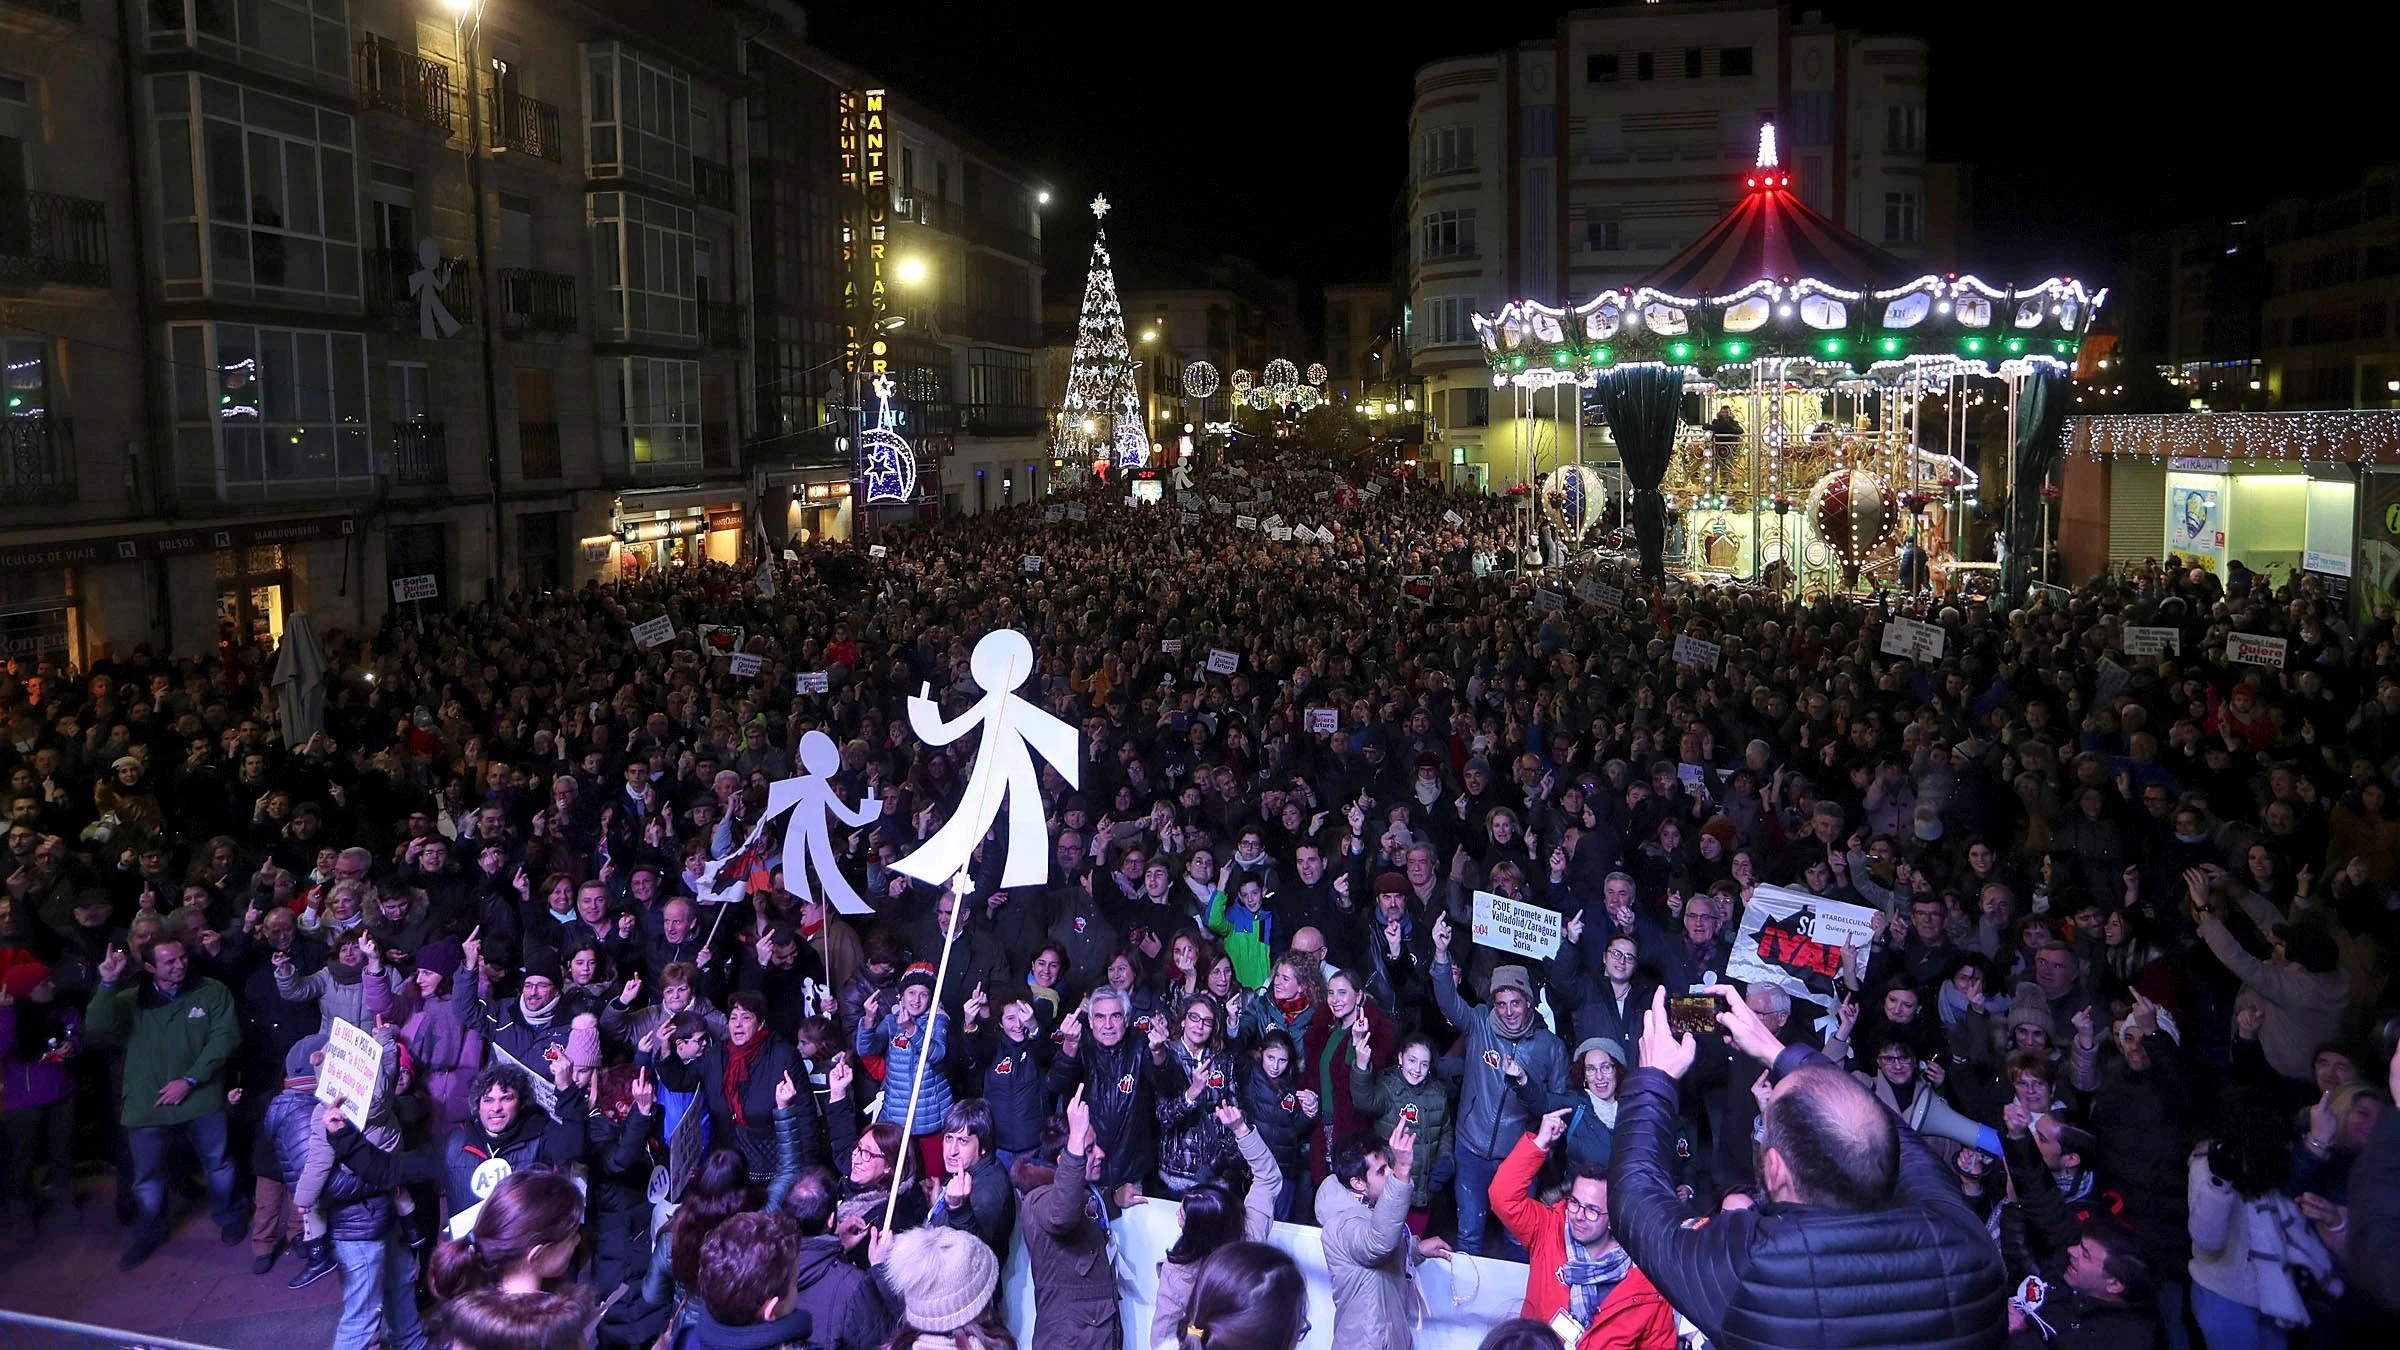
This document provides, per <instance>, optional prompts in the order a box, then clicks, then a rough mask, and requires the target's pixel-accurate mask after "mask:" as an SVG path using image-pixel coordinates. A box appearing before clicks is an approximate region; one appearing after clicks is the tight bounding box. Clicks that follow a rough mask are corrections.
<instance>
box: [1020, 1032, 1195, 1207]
mask: <svg viewBox="0 0 2400 1350" xmlns="http://www.w3.org/2000/svg"><path fill="white" fill-rule="evenodd" d="M1132 1018H1133V1005H1132V1003H1131V1002H1130V1001H1128V1000H1127V999H1126V997H1125V995H1123V994H1122V993H1119V992H1118V991H1117V990H1116V989H1115V988H1113V987H1111V986H1109V985H1105V984H1104V985H1102V986H1100V987H1099V988H1098V989H1095V990H1093V991H1092V992H1091V993H1090V994H1089V995H1088V996H1086V997H1085V998H1084V1000H1083V1006H1082V1007H1080V1008H1078V1009H1076V1010H1075V1011H1074V1012H1071V1013H1069V1014H1067V1020H1066V1022H1065V1023H1064V1024H1063V1025H1061V1026H1060V1027H1059V1043H1058V1058H1057V1059H1055V1060H1052V1061H1051V1063H1050V1076H1049V1087H1050V1091H1052V1092H1054V1093H1056V1094H1057V1095H1059V1096H1060V1097H1066V1096H1069V1095H1071V1094H1073V1092H1074V1091H1075V1088H1076V1087H1077V1085H1079V1084H1080V1085H1081V1086H1082V1087H1083V1089H1084V1092H1083V1100H1084V1101H1085V1103H1086V1104H1088V1105H1089V1106H1090V1107H1091V1109H1092V1133H1093V1135H1094V1137H1095V1138H1096V1139H1097V1140H1098V1141H1099V1144H1100V1149H1101V1159H1102V1162H1101V1169H1100V1175H1099V1176H1098V1177H1097V1178H1096V1180H1097V1182H1098V1184H1099V1185H1100V1186H1101V1187H1102V1188H1103V1189H1104V1190H1107V1191H1109V1192H1110V1193H1112V1194H1113V1195H1115V1196H1116V1197H1117V1203H1118V1205H1119V1206H1120V1207H1123V1206H1126V1205H1130V1204H1132V1203H1133V1200H1134V1197H1135V1196H1137V1195H1139V1194H1140V1192H1141V1188H1142V1181H1143V1179H1144V1178H1146V1177H1148V1176H1149V1175H1150V1173H1151V1172H1152V1171H1153V1170H1155V1169H1156V1167H1157V1166H1158V1103H1159V1101H1160V1099H1162V1098H1167V1097H1172V1096H1174V1095H1175V1094H1177V1093H1179V1092H1181V1091H1183V1089H1184V1085H1185V1083H1184V1074H1183V1066H1182V1065H1181V1064H1180V1063H1179V1062H1178V1061H1177V1060H1176V1058H1175V1057H1174V1056H1173V1055H1170V1054H1168V1053H1167V1034H1168V1033H1167V1023H1166V1019H1165V1018H1151V1019H1149V1025H1148V1026H1147V1027H1145V1028H1143V1029H1142V1031H1141V1034H1138V1035H1137V1034H1135V1032H1134V1028H1133V1026H1132V1025H1131V1023H1132ZM1087 1021H1088V1022H1090V1023H1091V1029H1090V1031H1089V1032H1088V1033H1087V1032H1086V1031H1085V1029H1084V1023H1085V1022H1087Z"/></svg>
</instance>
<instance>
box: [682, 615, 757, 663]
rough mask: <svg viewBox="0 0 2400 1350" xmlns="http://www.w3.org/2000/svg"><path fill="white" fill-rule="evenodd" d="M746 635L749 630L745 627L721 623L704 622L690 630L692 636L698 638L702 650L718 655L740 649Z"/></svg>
mask: <svg viewBox="0 0 2400 1350" xmlns="http://www.w3.org/2000/svg"><path fill="white" fill-rule="evenodd" d="M748 635H749V630H747V629H743V628H737V627H734V626H733V625H730V624H722V623H704V624H701V625H700V626H699V627H697V628H694V629H693V630H692V636H694V637H696V638H698V639H700V649H701V650H702V651H706V652H713V653H715V654H717V655H719V656H722V655H724V654H725V653H727V652H733V651H739V650H741V646H742V639H743V638H744V637H747V636H748Z"/></svg>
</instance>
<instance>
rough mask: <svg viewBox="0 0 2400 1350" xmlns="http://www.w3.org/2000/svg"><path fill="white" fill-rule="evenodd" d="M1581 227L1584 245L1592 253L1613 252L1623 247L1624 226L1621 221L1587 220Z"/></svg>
mask: <svg viewBox="0 0 2400 1350" xmlns="http://www.w3.org/2000/svg"><path fill="white" fill-rule="evenodd" d="M1583 228H1584V247H1585V248H1586V249H1588V250H1589V251H1591V252H1593V253H1614V252H1616V251H1617V250H1618V249H1621V248H1623V247H1625V227H1624V223H1623V222H1621V221H1615V220H1594V221H1588V222H1586V223H1585V225H1584V227H1583Z"/></svg>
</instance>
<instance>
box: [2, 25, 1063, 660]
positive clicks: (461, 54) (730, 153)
mask: <svg viewBox="0 0 2400 1350" xmlns="http://www.w3.org/2000/svg"><path fill="white" fill-rule="evenodd" d="M128 25H130V26H128ZM877 87H878V82H877V81H875V80H874V79H873V78H872V77H871V76H869V75H867V74H866V73H863V72H859V71H856V70H852V69H848V68H845V67H843V66H842V65H841V64H840V63H838V62H835V61H832V60H831V59H829V58H827V57H825V56H824V55H823V54H822V53H818V52H815V51H814V50H812V49H811V48H809V47H808V45H807V41H806V24H805V19H804V16H803V14H802V12H801V11H800V9H799V8H798V6H796V5H793V4H790V3H785V2H784V0H715V2H711V3H701V4H697V5H685V6H678V7H674V8H672V9H668V8H665V7H661V6H658V5H655V4H650V3H644V2H643V0H553V2H551V3H542V4H533V3H528V0H464V2H463V3H456V4H454V3H451V0H239V3H236V0H144V3H141V4H127V5H119V4H110V3H101V2H100V0H0V292H4V294H0V341H5V342H6V343H7V357H6V360H7V364H8V371H9V386H10V399H9V408H8V409H7V414H8V416H7V422H6V426H5V444H4V445H0V657H8V656H15V657H35V658H40V657H48V658H51V659H55V660H65V661H74V662H84V661H89V660H91V659H94V658H96V657H98V656H101V655H105V654H109V653H122V652H125V651H127V650H130V649H131V648H132V647H133V646H135V645H137V644H139V643H143V642H151V643H155V644H161V645H165V646H168V647H171V648H172V649H174V650H177V651H184V652H189V651H195V650H206V649H207V648H208V647H209V646H210V645H211V644H212V643H214V642H217V641H221V640H226V639H236V638H238V639H242V640H249V639H253V638H273V637H274V636H276V635H278V634H279V633H280V632H281V631H282V627H283V625H284V622H285V620H286V619H287V618H288V616H289V615H290V614H292V613H294V612H297V611H300V610H307V611H310V612H312V613H313V614H314V615H315V616H316V618H317V621H318V623H319V624H320V626H323V627H330V628H339V629H359V628H365V627H369V626H372V625H375V624H377V623H379V622H381V620H382V618H383V616H384V614H385V613H386V612H387V610H388V609H390V608H391V607H392V606H394V605H411V606H422V607H441V606H448V605H452V604H463V603H471V602H474V601H478V600H481V599H483V598H485V597H487V596H492V595H502V594H508V593H512V592H516V591H520V590H542V589H549V588H556V587H563V586H572V585H577V584H580V583H582V582H584V581H588V580H593V579H597V578H603V577H616V576H622V575H627V574H635V573H639V572H641V571H643V570H644V569H650V568H673V567H677V566H682V565H687V564H690V563H692V562H695V561H698V560H701V559H711V560H716V561H721V562H733V561H736V560H738V559H740V558H741V557H743V556H744V550H745V548H746V547H755V546H756V544H757V543H759V542H764V543H769V544H774V543H779V542H780V541H781V540H782V539H785V538H789V537H794V536H795V535H797V534H798V533H799V532H801V531H807V532H808V534H807V536H806V537H818V536H820V535H829V536H832V537H843V536H845V535H846V534H847V533H848V527H849V523H850V519H851V512H850V509H849V498H850V495H851V490H852V489H851V479H852V474H853V467H854V466H853V465H852V463H851V452H850V445H851V441H850V436H849V433H851V432H853V431H854V429H855V426H856V423H855V420H854V411H853V410H854V409H855V407H856V405H857V403H858V402H859V401H860V400H859V394H860V392H861V391H860V389H859V388H858V387H857V386H858V385H859V383H861V382H860V381H857V380H852V381H851V382H850V387H849V388H847V389H845V388H844V387H842V380H841V378H840V377H842V376H844V375H845V374H847V373H848V372H849V371H850V369H851V368H852V367H853V366H854V365H856V364H858V362H859V361H860V360H864V359H866V358H867V355H868V354H867V352H866V347H867V344H866V343H865V342H859V343H858V344H857V348H856V355H855V356H854V349H853V339H854V337H855V336H856V334H857V333H858V332H859V330H861V329H862V328H864V327H868V326H871V325H872V323H873V321H874V320H877V319H883V318H887V317H888V315H889V313H890V312H891V311H890V309H889V307H888V306H886V307H881V308H877V307H872V306H869V305H867V304H865V303H864V302H863V301H861V300H860V298H859V292H858V291H857V290H856V289H855V288H853V287H850V286H848V285H847V284H846V283H847V282H848V281H849V280H850V279H851V278H852V277H853V276H854V275H855V267H854V264H855V263H856V262H857V260H858V259H859V258H860V257H861V256H862V250H851V251H850V252H848V253H847V254H846V253H845V249H844V231H845V229H849V228H853V227H854V225H855V223H856V222H855V219H854V217H855V214H856V213H854V212H851V211H850V210H849V206H850V204H852V203H855V202H857V201H859V200H862V194H863V192H864V189H863V188H862V187H861V186H860V185H859V184H858V183H857V182H856V181H855V179H854V178H852V177H848V176H846V175H845V168H844V160H843V148H844V143H843V139H842V138H843V136H844V134H845V127H844V123H843V118H842V116H841V113H840V109H841V107H842V106H843V102H842V99H843V94H844V93H845V92H846V91H851V92H855V91H862V90H868V89H875V88H877ZM920 126H921V127H922V126H923V122H922V119H921V121H920ZM925 134H926V135H927V136H928V137H930V135H931V132H930V131H926V132H925ZM928 143H930V141H929V142H928ZM980 160H981V162H983V163H984V164H985V165H986V171H987V172H988V171H989V170H990V169H991V168H992V167H994V165H995V164H996V161H991V160H990V159H989V157H980ZM1007 176H1008V178H1009V183H1008V184H1007V185H1004V186H994V187H993V188H992V189H991V198H992V205H991V207H990V209H989V210H988V211H985V212H983V213H980V214H975V215H972V216H962V217H961V219H962V221H966V222H968V223H969V225H970V227H971V229H973V230H979V231H982V233H983V235H984V236H988V238H985V239H982V240H981V241H978V240H975V239H971V240H970V241H969V243H968V245H967V246H966V248H965V250H964V254H965V258H966V259H968V261H962V262H961V263H960V264H959V266H958V268H957V270H955V271H953V272H950V273H948V274H947V276H946V279H945V282H944V284H951V283H955V284H956V285H958V286H961V287H964V288H965V289H964V290H963V291H962V292H961V295H960V300H959V303H960V304H961V305H962V306H963V308H961V309H960V310H958V311H957V312H956V313H952V312H949V311H944V310H941V309H939V308H937V309H934V310H931V311H927V312H924V313H921V314H919V315H917V316H916V317H917V319H918V335H917V338H916V339H915V340H916V341H918V342H920V343H922V344H924V348H925V350H927V351H930V352H934V353H937V354H938V358H936V357H929V358H927V363H929V364H931V365H934V366H939V367H941V369H942V377H943V378H942V379H941V380H940V381H937V382H936V383H935V385H934V386H933V387H931V388H929V389H926V390H922V391H912V396H913V395H914V394H918V393H922V394H923V395H924V397H921V398H914V399H913V401H912V402H911V403H910V404H909V405H908V406H909V409H910V412H909V416H911V417H914V418H916V419H918V421H919V422H921V423H925V424H929V425H932V426H935V427H942V426H945V425H950V424H954V427H953V429H954V430H955V431H956V433H957V437H956V440H955V441H953V440H952V439H949V438H948V436H947V435H946V434H945V433H944V432H941V431H936V432H935V433H934V436H933V440H932V443H931V445H930V446H929V450H928V455H927V458H928V462H929V464H932V465H936V466H938V465H940V463H941V462H942V461H944V460H946V459H948V458H950V457H951V456H952V455H953V454H954V453H956V451H957V448H958V446H959V445H960V444H965V443H967V442H969V441H970V440H988V439H992V438H994V437H999V436H1000V434H1001V433H1008V434H1009V435H1013V436H1014V437H1015V439H1016V441H1017V443H1018V444H1017V445H1015V446H1012V447H1011V448H1010V451H1009V458H1010V459H1011V460H1018V459H1022V458H1023V456H1022V453H1021V451H1022V447H1023V445H1024V444H1025V443H1027V437H1026V435H1025V433H1024V430H1023V425H1022V424H1023V422H1024V413H1023V410H1024V409H1026V408H1027V407H1038V406H1039V403H1040V395H1039V391H1038V389H1037V390H1033V391H1031V392H1028V391H1027V390H1026V389H1025V388H1024V387H1023V381H1022V380H1021V379H1020V380H1017V381H1016V382H1015V383H1014V384H1010V383H1008V382H1007V381H1006V380H996V381H990V382H988V383H989V385H990V387H991V388H993V389H996V390H1002V391H1003V392H1000V393H996V394H994V395H992V396H990V397H988V398H986V397H979V396H978V395H977V393H976V392H975V391H977V390H979V389H983V388H985V387H986V384H985V383H981V382H979V380H981V379H982V377H979V376H978V375H977V373H976V372H977V371H979V370H987V369H989V368H994V367H999V366H1005V365H1009V364H1010V363H1007V362H1004V361H1000V360H997V359H996V358H987V357H984V356H980V355H978V354H977V353H978V351H979V347H978V346H977V344H982V343H985V342H986V340H987V339H988V340H990V342H991V343H992V344H999V345H1005V342H1004V340H1013V341H1014V345H1015V349H1016V350H1017V351H1018V353H1019V354H1020V355H1021V356H1022V357H1023V360H1022V362H1021V363H1017V364H1018V365H1020V366H1022V367H1023V368H1026V369H1030V367H1031V365H1032V362H1033V358H1032V351H1033V347H1034V342H1035V334H1034V333H1033V326H1032V324H1031V321H1030V315H1031V313H1032V305H1033V299H1032V297H1033V296H1034V295H1037V294H1038V286H1039V272H1038V267H1039V243H1038V240H1039V234H1038V229H1039V225H1038V220H1037V219H1036V218H1035V216H1034V215H1033V208H1032V205H1031V204H1030V190H1029V189H1024V188H1023V185H1022V180H1023V175H1022V174H1014V173H1011V174H1009V175H1007ZM964 190H965V188H964V186H963V184H962V191H964ZM1003 221H1005V222H1006V224H1005V226H1003V225H1002V224H1001V222H1003ZM885 225H886V227H887V228H889V226H890V223H889V222H885ZM1003 234H1005V235H1006V237H1005V238H1003V237H1001V236H1002V235H1003ZM989 253H1000V254H1004V255H1006V256H1008V257H1011V258H1013V259H1015V260H1016V264H1017V267H1016V271H1015V272H1013V273H1012V274H1010V275H1009V276H1008V277H1006V278H1005V279H1004V282H1003V283H1002V284H995V285H991V286H988V287H987V286H985V285H984V283H981V282H978V281H976V280H975V278H977V277H982V276H985V268H986V266H987V265H986V264H985V263H980V262H973V261H971V260H972V259H974V258H977V257H981V256H983V255H985V254H989ZM936 275H937V276H941V275H944V274H942V273H938V272H937V273H936ZM987 291H988V293H989V294H990V295H993V296H996V297H998V298H996V299H992V300H991V301H990V302H989V303H986V301H985V297H986V294H987ZM993 314H998V315H1002V316H1012V315H1013V316H1017V317H1019V318H1021V319H1023V323H1022V325H1021V327H1020V328H1019V329H1002V328H997V327H987V326H985V325H984V321H985V320H986V319H988V318H989V317H990V316H991V315H993ZM883 355H884V354H883V353H880V352H877V353H874V354H873V357H874V358H875V359H881V358H882V357H883ZM956 391H963V392H956ZM961 407H963V408H969V409H973V410H975V412H974V413H973V414H972V415H970V414H965V413H959V412H956V411H954V409H956V408H961ZM1002 409H1005V410H1006V411H1007V412H1008V414H1009V415H1012V416H1014V417H1015V418H1016V419H1017V420H1016V422H1014V423H1010V422H1007V421H1006V420H1005V419H1002V420H995V416H994V415H995V413H996V412H997V411H998V410H1002ZM978 419H980V420H978ZM1001 438H1002V439H1005V437H1001ZM1026 462H1030V461H1026ZM940 472H941V471H940V469H939V468H938V467H936V468H935V469H934V470H933V471H932V472H931V473H930V474H929V475H928V477H929V479H930V480H931V481H936V482H938V481H940ZM934 500H935V501H937V502H938V501H940V500H942V498H939V497H936V498H935V499H934Z"/></svg>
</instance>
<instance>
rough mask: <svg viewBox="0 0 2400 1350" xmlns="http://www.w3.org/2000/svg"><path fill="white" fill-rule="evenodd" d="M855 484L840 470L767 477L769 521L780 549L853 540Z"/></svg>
mask: <svg viewBox="0 0 2400 1350" xmlns="http://www.w3.org/2000/svg"><path fill="white" fill-rule="evenodd" d="M851 491H852V489H851V483H850V479H849V477H848V476H847V475H845V474H843V472H842V471H841V470H840V469H837V468H817V469H786V470H780V471H776V472H771V473H769V474H768V475H767V488H766V503H767V507H766V513H767V514H766V520H765V521H764V522H763V523H764V524H765V525H766V527H767V533H768V537H769V539H770V540H771V541H772V542H773V543H774V545H775V546H776V547H777V548H805V547H807V546H808V545H810V544H825V543H840V542H843V541H845V540H847V539H849V538H850V529H851V521H852V514H851V502H852V497H851Z"/></svg>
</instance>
